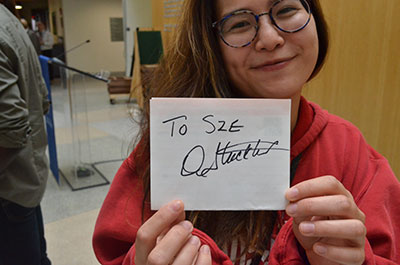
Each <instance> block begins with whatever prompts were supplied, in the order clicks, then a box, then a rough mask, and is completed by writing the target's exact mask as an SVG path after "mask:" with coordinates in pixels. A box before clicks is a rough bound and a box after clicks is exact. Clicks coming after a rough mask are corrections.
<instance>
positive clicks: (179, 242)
mask: <svg viewBox="0 0 400 265" xmlns="http://www.w3.org/2000/svg"><path fill="white" fill-rule="evenodd" d="M192 231H193V225H192V224H191V223H190V222H189V221H185V212H184V209H183V203H182V202H181V201H172V202H170V203H169V204H167V205H165V206H163V207H162V208H161V209H160V210H158V211H157V212H156V213H155V214H154V215H153V216H152V217H151V218H150V219H149V220H147V221H146V222H145V223H144V224H143V225H142V226H141V227H140V228H139V230H138V232H137V237H136V242H135V246H136V255H135V264H136V265H147V264H149V265H168V264H172V265H193V264H194V265H211V253H210V248H209V247H208V246H207V245H203V246H202V247H200V245H201V243H200V239H199V238H198V237H197V236H192Z"/></svg>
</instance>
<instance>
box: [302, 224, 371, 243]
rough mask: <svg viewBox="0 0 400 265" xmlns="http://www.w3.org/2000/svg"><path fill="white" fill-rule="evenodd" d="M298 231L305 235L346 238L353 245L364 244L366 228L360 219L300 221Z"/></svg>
mask: <svg viewBox="0 0 400 265" xmlns="http://www.w3.org/2000/svg"><path fill="white" fill-rule="evenodd" d="M299 231H300V232H301V233H302V234H303V235H304V236H307V237H317V238H336V239H346V240H348V241H349V244H351V246H353V247H360V246H364V244H365V236H366V234H367V229H366V228H365V225H364V224H363V223H362V222H361V221H360V220H355V219H352V220H324V221H314V222H302V223H300V225H299Z"/></svg>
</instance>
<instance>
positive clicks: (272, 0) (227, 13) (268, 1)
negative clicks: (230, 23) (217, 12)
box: [221, 0, 281, 18]
mask: <svg viewBox="0 0 400 265" xmlns="http://www.w3.org/2000/svg"><path fill="white" fill-rule="evenodd" d="M279 1H281V0H267V1H266V2H267V3H266V9H267V10H268V9H270V8H271V6H272V5H273V4H274V3H276V2H279ZM243 10H248V11H251V9H249V8H239V9H236V10H232V11H229V12H226V13H224V14H222V16H221V18H224V17H226V16H228V15H230V14H232V13H235V12H237V11H243Z"/></svg>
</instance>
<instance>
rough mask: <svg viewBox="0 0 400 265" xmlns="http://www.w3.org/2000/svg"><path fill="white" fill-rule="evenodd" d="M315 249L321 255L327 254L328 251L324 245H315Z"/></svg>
mask: <svg viewBox="0 0 400 265" xmlns="http://www.w3.org/2000/svg"><path fill="white" fill-rule="evenodd" d="M314 251H315V252H316V253H317V254H319V255H325V254H326V252H327V249H326V247H324V246H322V245H314Z"/></svg>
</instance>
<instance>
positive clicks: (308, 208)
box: [286, 176, 365, 223]
mask: <svg viewBox="0 0 400 265" xmlns="http://www.w3.org/2000/svg"><path fill="white" fill-rule="evenodd" d="M286 198H287V199H288V200H289V201H290V202H291V203H290V204H289V205H288V206H287V207H286V212H287V214H288V215H289V216H292V217H294V218H295V222H296V223H300V222H302V221H304V220H309V218H311V216H333V217H341V218H348V219H359V220H361V221H362V222H365V215H364V214H363V213H362V212H361V211H360V210H359V209H358V207H357V205H356V204H355V202H354V199H353V196H352V195H351V193H350V192H349V191H348V190H346V188H345V187H344V186H343V184H342V183H340V182H339V181H338V180H337V179H336V178H335V177H332V176H323V177H319V178H314V179H310V180H307V181H304V182H301V183H299V184H297V185H296V186H294V187H292V188H290V189H289V190H288V191H287V192H286Z"/></svg>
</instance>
